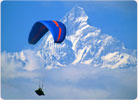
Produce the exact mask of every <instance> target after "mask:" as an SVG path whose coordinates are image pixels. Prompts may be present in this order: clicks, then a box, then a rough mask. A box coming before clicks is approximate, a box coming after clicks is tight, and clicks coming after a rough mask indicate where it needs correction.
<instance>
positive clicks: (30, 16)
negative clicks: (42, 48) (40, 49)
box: [1, 1, 137, 52]
mask: <svg viewBox="0 0 138 100" xmlns="http://www.w3.org/2000/svg"><path fill="white" fill-rule="evenodd" d="M74 6H80V7H82V8H84V10H85V11H86V14H87V15H88V16H89V19H88V23H89V24H90V25H92V26H95V27H97V28H100V29H101V30H102V32H103V33H106V34H109V35H111V36H113V37H115V38H116V39H118V40H120V41H122V42H123V43H124V44H125V46H126V48H128V49H136V48H137V26H136V22H137V19H136V18H137V16H136V14H137V13H136V11H137V10H136V6H137V4H136V2H135V1H122V2H121V1H117V2H115V1H108V2H105V1H103V2H101V1H100V2H95V1H87V2H84V1H82V2H78V1H76V2H71V1H68V2H67V1H64V2H58V1H52V2H50V1H46V2H14V1H12V2H8V1H4V2H2V39H1V40H2V51H8V52H15V51H21V50H22V49H26V48H34V46H30V45H29V44H28V35H29V32H30V30H31V27H32V25H33V24H34V23H35V22H36V21H38V20H60V19H61V18H62V17H63V16H64V15H65V14H66V12H67V11H69V10H70V9H71V8H73V7H74Z"/></svg>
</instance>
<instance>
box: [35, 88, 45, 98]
mask: <svg viewBox="0 0 138 100" xmlns="http://www.w3.org/2000/svg"><path fill="white" fill-rule="evenodd" d="M42 88H43V85H42ZM42 88H41V87H40V85H39V89H37V90H35V92H36V94H37V95H39V96H41V95H43V96H44V95H45V94H44V92H43V90H42Z"/></svg>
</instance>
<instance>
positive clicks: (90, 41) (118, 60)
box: [8, 7, 137, 69]
mask: <svg viewBox="0 0 138 100" xmlns="http://www.w3.org/2000/svg"><path fill="white" fill-rule="evenodd" d="M87 19H88V16H87V15H86V13H85V11H84V9H83V8H81V7H74V8H73V9H72V10H71V11H69V12H68V13H67V14H66V15H65V16H64V17H63V18H62V19H61V20H60V21H61V22H63V23H64V24H65V26H66V29H67V36H66V39H65V40H64V41H63V42H62V43H61V44H56V43H54V41H53V38H52V35H51V34H50V32H49V33H47V34H46V35H45V36H44V38H43V40H42V42H41V43H39V45H38V46H37V47H36V49H34V50H33V52H34V55H35V57H37V58H38V59H40V62H41V63H42V66H43V67H45V68H46V69H51V68H56V67H65V66H67V65H70V64H78V63H81V64H90V65H91V66H92V67H94V66H97V67H102V68H103V67H108V68H112V69H113V68H118V67H133V66H136V65H137V58H136V53H137V52H136V50H128V49H127V48H125V46H124V45H123V43H121V42H120V41H119V40H117V39H115V38H113V37H112V36H110V35H108V34H104V33H102V32H101V30H100V29H98V28H96V27H93V26H90V25H89V24H88V23H87ZM8 57H9V58H11V57H12V58H15V59H17V60H19V61H21V62H23V63H24V64H26V62H27V60H28V59H29V58H28V56H27V54H26V52H25V50H22V51H21V52H17V53H9V54H8Z"/></svg>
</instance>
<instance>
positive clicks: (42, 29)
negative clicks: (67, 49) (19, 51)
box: [28, 21, 66, 44]
mask: <svg viewBox="0 0 138 100" xmlns="http://www.w3.org/2000/svg"><path fill="white" fill-rule="evenodd" d="M48 31H50V32H51V33H52V36H53V39H54V42H55V43H61V42H63V41H64V39H65V36H66V27H65V25H64V24H63V23H61V22H59V21H38V22H36V23H35V24H34V25H33V27H32V29H31V32H30V34H29V38H28V42H29V43H30V44H36V43H37V42H38V41H39V40H40V39H41V38H42V37H43V36H44V34H45V33H47V32H48Z"/></svg>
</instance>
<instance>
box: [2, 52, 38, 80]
mask: <svg viewBox="0 0 138 100" xmlns="http://www.w3.org/2000/svg"><path fill="white" fill-rule="evenodd" d="M24 54H26V55H27V56H26V57H27V58H24V60H26V63H24V62H23V61H22V60H18V59H16V58H17V57H20V55H17V54H16V56H10V54H9V53H6V52H3V53H2V55H1V66H2V77H4V78H17V77H24V78H34V77H38V76H39V74H38V73H36V71H35V70H36V69H38V67H40V66H39V62H38V60H37V57H35V56H34V55H33V54H34V52H33V51H31V50H26V51H24ZM21 57H23V53H21Z"/></svg>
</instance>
